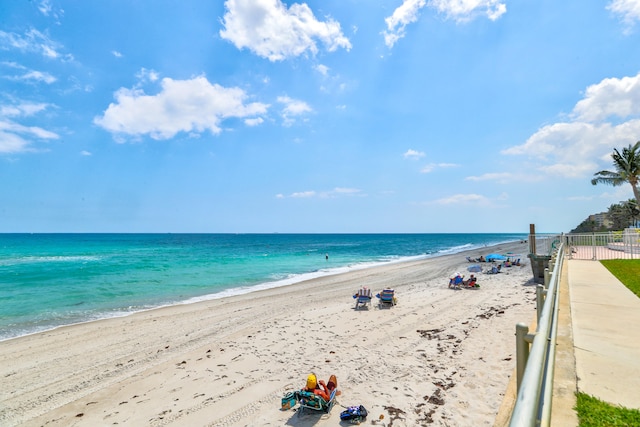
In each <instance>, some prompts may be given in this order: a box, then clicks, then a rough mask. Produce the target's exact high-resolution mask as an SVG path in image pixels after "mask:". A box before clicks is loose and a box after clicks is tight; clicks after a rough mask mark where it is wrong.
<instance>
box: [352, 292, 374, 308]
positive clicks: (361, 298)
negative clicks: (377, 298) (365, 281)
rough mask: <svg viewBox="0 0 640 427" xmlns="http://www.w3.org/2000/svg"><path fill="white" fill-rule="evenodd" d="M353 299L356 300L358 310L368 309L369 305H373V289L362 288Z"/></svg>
mask: <svg viewBox="0 0 640 427" xmlns="http://www.w3.org/2000/svg"><path fill="white" fill-rule="evenodd" d="M353 297H354V298H355V300H356V306H355V309H356V310H357V309H359V308H367V306H368V305H369V306H370V305H371V299H372V296H371V289H369V288H367V287H366V286H363V287H362V288H360V289H359V290H358V292H357V293H356V294H355V295H354V296H353Z"/></svg>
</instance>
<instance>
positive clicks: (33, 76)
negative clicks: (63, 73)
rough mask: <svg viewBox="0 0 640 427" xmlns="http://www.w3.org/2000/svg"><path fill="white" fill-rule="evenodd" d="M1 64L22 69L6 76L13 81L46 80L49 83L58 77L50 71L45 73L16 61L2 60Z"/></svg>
mask: <svg viewBox="0 0 640 427" xmlns="http://www.w3.org/2000/svg"><path fill="white" fill-rule="evenodd" d="M0 64H1V65H4V66H6V67H9V68H12V69H14V70H20V71H19V72H20V74H14V75H12V76H10V75H7V76H5V78H6V79H8V80H13V81H24V82H29V81H35V82H44V83H47V84H51V83H54V82H55V81H56V80H57V79H56V78H55V77H54V76H52V75H51V74H49V73H45V72H42V71H35V70H30V69H28V68H27V67H25V66H23V65H20V64H18V63H16V62H2V63H0Z"/></svg>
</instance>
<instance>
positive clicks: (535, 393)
mask: <svg viewBox="0 0 640 427" xmlns="http://www.w3.org/2000/svg"><path fill="white" fill-rule="evenodd" d="M550 241H552V242H553V240H551V239H550ZM550 247H551V246H550ZM550 255H551V259H550V262H549V270H547V271H545V285H544V286H543V285H538V289H537V292H538V298H537V301H538V303H537V305H538V307H537V309H538V323H537V330H536V332H535V333H534V334H528V327H527V325H525V324H522V323H520V324H518V325H516V348H517V378H518V396H517V398H516V403H515V406H514V408H513V412H512V414H511V420H510V423H509V427H526V426H531V427H533V426H538V425H543V426H547V425H549V422H550V420H551V399H552V389H553V374H554V370H555V350H556V348H555V346H556V336H557V330H558V305H559V303H558V302H559V294H560V292H559V290H560V272H561V271H562V266H563V263H564V256H565V250H564V245H563V243H562V241H561V240H560V241H558V244H557V245H556V246H555V247H554V249H553V251H552V253H551V254H550ZM529 343H531V347H530V348H529Z"/></svg>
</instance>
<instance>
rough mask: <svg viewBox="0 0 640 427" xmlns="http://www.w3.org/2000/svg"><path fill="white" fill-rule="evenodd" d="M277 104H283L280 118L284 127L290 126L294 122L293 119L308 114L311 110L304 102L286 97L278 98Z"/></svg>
mask: <svg viewBox="0 0 640 427" xmlns="http://www.w3.org/2000/svg"><path fill="white" fill-rule="evenodd" d="M278 102H280V103H281V104H284V108H283V109H282V113H281V114H282V118H283V119H284V124H285V126H291V125H292V124H293V123H294V122H295V117H298V116H301V115H303V114H305V113H310V112H312V111H313V109H312V108H311V107H310V106H309V105H308V104H307V103H306V102H304V101H300V100H297V99H292V98H289V97H288V96H279V97H278Z"/></svg>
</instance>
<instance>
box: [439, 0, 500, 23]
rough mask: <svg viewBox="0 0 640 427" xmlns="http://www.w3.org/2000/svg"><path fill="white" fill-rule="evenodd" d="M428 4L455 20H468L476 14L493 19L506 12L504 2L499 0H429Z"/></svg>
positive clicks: (476, 15)
mask: <svg viewBox="0 0 640 427" xmlns="http://www.w3.org/2000/svg"><path fill="white" fill-rule="evenodd" d="M429 6H430V7H432V8H434V9H436V10H437V11H438V12H439V13H442V14H444V15H445V16H446V17H447V18H449V19H453V20H455V21H456V22H466V21H470V20H472V19H474V18H476V17H478V16H486V17H487V18H489V19H490V20H491V21H495V20H497V19H498V18H500V17H501V16H502V15H504V14H505V13H506V12H507V6H506V4H504V3H503V2H502V1H500V0H430V1H429Z"/></svg>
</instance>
